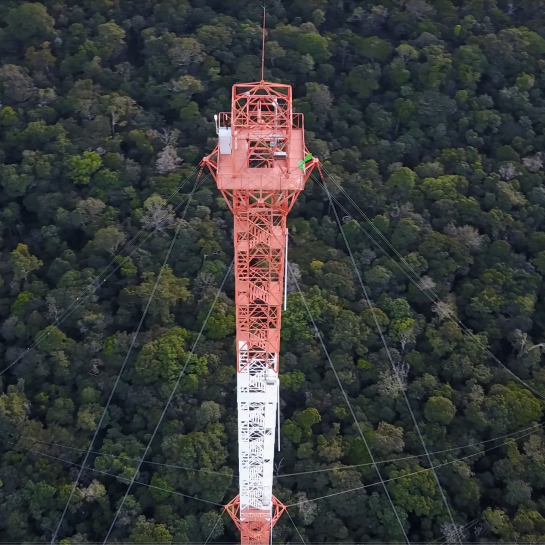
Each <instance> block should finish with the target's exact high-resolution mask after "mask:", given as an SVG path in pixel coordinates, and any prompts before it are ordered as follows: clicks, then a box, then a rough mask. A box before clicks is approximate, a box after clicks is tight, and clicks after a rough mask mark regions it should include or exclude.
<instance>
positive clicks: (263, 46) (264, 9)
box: [261, 6, 267, 81]
mask: <svg viewBox="0 0 545 545" xmlns="http://www.w3.org/2000/svg"><path fill="white" fill-rule="evenodd" d="M266 17H267V6H263V45H262V48H261V81H265V24H266Z"/></svg>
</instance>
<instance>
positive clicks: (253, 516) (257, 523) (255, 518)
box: [225, 496, 286, 545]
mask: <svg viewBox="0 0 545 545" xmlns="http://www.w3.org/2000/svg"><path fill="white" fill-rule="evenodd" d="M225 510H226V511H227V512H228V513H229V515H230V517H231V518H232V519H233V522H234V523H235V524H236V525H237V528H238V529H239V530H240V543H241V545H269V543H270V539H271V532H272V529H273V527H274V525H275V524H276V523H277V521H278V519H279V518H280V516H281V515H282V513H283V512H284V511H285V510H286V506H285V505H283V504H282V503H281V502H280V501H278V500H277V499H276V498H275V497H274V496H273V497H272V509H271V510H270V511H269V510H257V509H247V510H245V511H244V512H243V513H241V512H240V497H239V496H237V497H236V498H235V499H234V500H232V501H231V502H230V503H228V504H227V505H226V506H225Z"/></svg>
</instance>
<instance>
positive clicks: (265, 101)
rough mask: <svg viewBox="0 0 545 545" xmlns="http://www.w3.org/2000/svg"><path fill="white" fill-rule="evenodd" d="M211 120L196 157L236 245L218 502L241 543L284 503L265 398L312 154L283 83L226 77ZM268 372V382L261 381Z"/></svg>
mask: <svg viewBox="0 0 545 545" xmlns="http://www.w3.org/2000/svg"><path fill="white" fill-rule="evenodd" d="M216 130H217V133H218V137H219V143H218V146H217V147H216V149H215V150H214V151H213V153H212V154H211V155H209V156H208V157H206V158H205V159H204V160H203V163H204V164H205V165H207V166H208V167H209V169H210V171H211V172H212V174H213V176H214V178H215V180H216V183H217V185H218V188H219V190H220V191H221V192H222V194H223V196H224V198H225V200H226V202H227V204H228V206H229V208H230V209H231V211H232V213H233V215H234V245H235V286H236V327H237V330H236V335H237V371H238V396H239V458H240V460H239V470H240V471H239V473H240V495H239V496H238V497H237V498H235V500H233V502H231V503H230V504H229V506H228V509H227V510H228V511H229V513H230V514H231V516H232V517H233V519H234V520H235V522H236V524H237V526H238V527H239V528H240V530H241V542H242V543H244V544H250V543H269V538H270V531H271V529H272V527H273V525H274V523H275V522H276V520H277V519H278V517H279V516H280V514H281V512H282V511H283V506H282V505H281V504H280V502H278V500H276V498H274V497H272V462H273V458H274V435H275V434H274V426H275V415H274V413H273V420H272V438H271V437H270V436H271V415H270V412H267V411H270V409H267V407H268V406H273V407H274V408H276V402H277V400H276V399H274V400H273V399H272V397H273V396H274V397H275V398H276V396H277V393H278V377H277V373H278V361H279V358H278V356H279V352H280V326H281V309H282V293H283V289H282V288H283V282H284V259H285V250H286V242H287V227H286V217H287V215H288V212H289V211H290V209H291V208H292V206H293V204H294V202H295V199H296V198H297V196H298V195H299V193H300V192H301V191H302V190H303V188H304V186H305V182H306V180H307V178H308V177H309V175H310V173H311V171H312V169H313V168H314V166H315V165H316V164H317V163H318V161H317V160H316V159H308V151H307V149H306V147H305V141H304V127H303V116H302V114H296V113H293V108H292V90H291V86H289V85H283V84H279V83H268V82H265V81H260V82H257V83H244V84H239V85H235V86H234V87H233V96H232V108H231V112H230V113H221V114H219V116H217V117H216ZM305 158H307V161H306V162H305ZM275 380H276V387H275V388H276V390H273V389H267V388H265V386H266V384H273V381H275ZM265 383H266V384H265ZM260 384H262V386H263V387H262V389H260ZM271 388H272V387H271ZM261 400H262V401H261ZM273 402H274V405H273ZM261 405H263V407H261ZM245 412H247V413H248V414H247V415H246V414H245ZM271 441H272V443H271Z"/></svg>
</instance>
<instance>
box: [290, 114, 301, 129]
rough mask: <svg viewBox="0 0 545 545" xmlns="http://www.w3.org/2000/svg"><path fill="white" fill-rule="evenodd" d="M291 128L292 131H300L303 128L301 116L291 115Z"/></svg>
mask: <svg viewBox="0 0 545 545" xmlns="http://www.w3.org/2000/svg"><path fill="white" fill-rule="evenodd" d="M291 126H292V128H293V129H302V128H304V122H303V114H293V115H292V122H291Z"/></svg>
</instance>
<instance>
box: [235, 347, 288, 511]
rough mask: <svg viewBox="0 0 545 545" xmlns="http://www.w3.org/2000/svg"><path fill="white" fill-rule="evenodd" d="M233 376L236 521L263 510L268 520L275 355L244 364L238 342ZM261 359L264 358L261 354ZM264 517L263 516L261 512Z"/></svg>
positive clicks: (244, 355)
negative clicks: (238, 509)
mask: <svg viewBox="0 0 545 545" xmlns="http://www.w3.org/2000/svg"><path fill="white" fill-rule="evenodd" d="M238 353H239V369H242V370H241V371H240V372H239V373H237V396H238V445H239V476H240V477H239V486H240V520H241V521H244V517H245V513H249V512H253V516H255V510H259V511H265V510H266V511H267V512H268V513H270V514H269V517H266V516H265V518H266V519H267V520H270V517H272V501H271V500H272V485H273V461H274V443H275V428H276V414H277V408H278V405H277V404H278V394H279V392H278V388H279V380H278V375H277V373H276V372H275V371H274V370H273V369H278V355H277V354H270V353H269V354H268V356H269V358H270V361H269V363H268V365H267V363H266V362H265V360H264V359H263V358H262V359H258V358H256V357H254V358H253V360H252V361H251V362H248V355H247V354H248V353H247V350H246V349H245V343H244V342H243V341H239V350H238ZM263 357H264V358H265V357H267V355H266V353H265V352H264V353H263ZM263 514H264V515H265V513H263Z"/></svg>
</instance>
